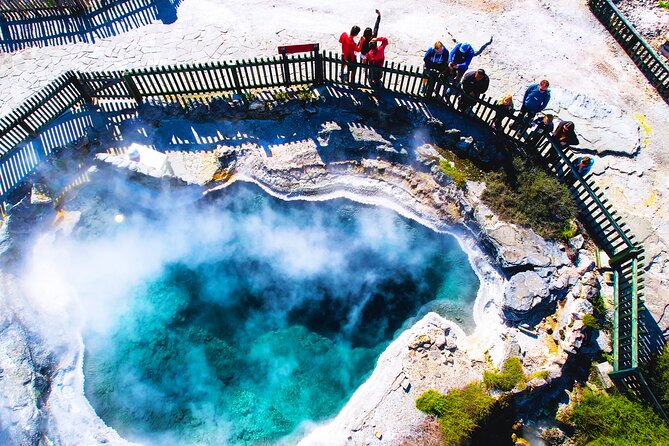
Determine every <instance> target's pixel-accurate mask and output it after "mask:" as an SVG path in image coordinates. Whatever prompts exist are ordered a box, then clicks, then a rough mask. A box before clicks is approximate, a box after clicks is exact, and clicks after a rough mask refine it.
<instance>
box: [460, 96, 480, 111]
mask: <svg viewBox="0 0 669 446" xmlns="http://www.w3.org/2000/svg"><path fill="white" fill-rule="evenodd" d="M477 97H478V95H476V96H472V95H469V94H467V93H465V92H464V91H463V92H462V94H461V95H460V101H459V102H458V110H460V111H465V109H466V108H467V107H471V106H472V105H474V104H476V99H474V98H477Z"/></svg>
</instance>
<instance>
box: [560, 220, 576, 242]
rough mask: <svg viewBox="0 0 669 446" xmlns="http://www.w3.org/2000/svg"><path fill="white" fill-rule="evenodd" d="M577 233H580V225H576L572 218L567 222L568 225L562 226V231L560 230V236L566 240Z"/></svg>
mask: <svg viewBox="0 0 669 446" xmlns="http://www.w3.org/2000/svg"><path fill="white" fill-rule="evenodd" d="M576 234H578V226H576V223H574V222H573V221H572V220H570V221H569V222H567V225H566V226H565V227H564V228H562V231H560V238H561V239H562V240H565V241H566V240H569V239H570V238H572V237H574V236H575V235H576Z"/></svg>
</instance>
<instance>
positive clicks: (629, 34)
mask: <svg viewBox="0 0 669 446" xmlns="http://www.w3.org/2000/svg"><path fill="white" fill-rule="evenodd" d="M588 3H589V5H590V9H591V10H592V12H593V14H594V15H595V16H596V17H597V18H598V19H599V21H600V22H602V24H603V25H604V27H605V28H606V29H607V30H608V31H609V32H610V33H611V35H612V36H613V37H614V38H615V39H616V40H617V41H618V43H619V44H620V46H621V47H622V48H623V49H624V50H625V52H626V53H627V54H628V55H629V56H630V57H631V58H632V60H633V61H634V63H635V64H636V65H637V66H638V67H639V69H640V70H641V72H643V74H644V75H646V78H648V81H649V82H650V83H651V84H652V85H653V87H655V88H656V89H657V91H658V92H659V93H660V96H662V98H663V99H664V100H665V101H667V102H669V68H668V67H667V64H666V63H665V62H663V61H662V59H660V56H658V55H657V53H655V51H653V49H652V48H651V47H650V46H649V45H648V44H647V43H646V41H645V40H644V39H643V37H641V36H640V35H639V33H637V32H636V30H635V29H634V27H633V26H632V25H631V24H630V23H629V22H628V21H627V20H626V19H625V17H623V15H622V14H621V12H620V11H619V10H618V8H616V7H615V6H614V5H613V3H611V1H610V0H589V1H588Z"/></svg>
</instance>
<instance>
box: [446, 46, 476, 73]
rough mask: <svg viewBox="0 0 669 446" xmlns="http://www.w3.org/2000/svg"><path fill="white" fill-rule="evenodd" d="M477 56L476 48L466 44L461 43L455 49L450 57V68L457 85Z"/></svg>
mask: <svg viewBox="0 0 669 446" xmlns="http://www.w3.org/2000/svg"><path fill="white" fill-rule="evenodd" d="M475 55H476V51H474V48H472V46H471V45H470V44H468V43H466V42H460V43H458V44H457V45H455V46H454V47H453V49H452V50H451V52H450V54H449V55H448V68H449V70H450V74H451V77H452V78H454V79H455V82H456V83H457V82H460V79H462V76H463V75H464V74H465V73H466V72H467V70H468V69H469V64H470V63H471V62H472V59H473V58H474V56H475Z"/></svg>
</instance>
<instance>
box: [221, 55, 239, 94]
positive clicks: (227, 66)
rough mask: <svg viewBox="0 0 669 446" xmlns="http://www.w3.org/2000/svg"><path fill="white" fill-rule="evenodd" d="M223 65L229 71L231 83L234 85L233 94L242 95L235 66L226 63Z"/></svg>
mask: <svg viewBox="0 0 669 446" xmlns="http://www.w3.org/2000/svg"><path fill="white" fill-rule="evenodd" d="M223 65H224V66H225V67H226V68H228V69H230V72H231V73H232V81H233V82H234V83H235V94H242V84H241V82H239V73H238V72H237V64H236V63H235V64H234V65H232V66H230V65H228V64H227V62H224V63H223Z"/></svg>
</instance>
